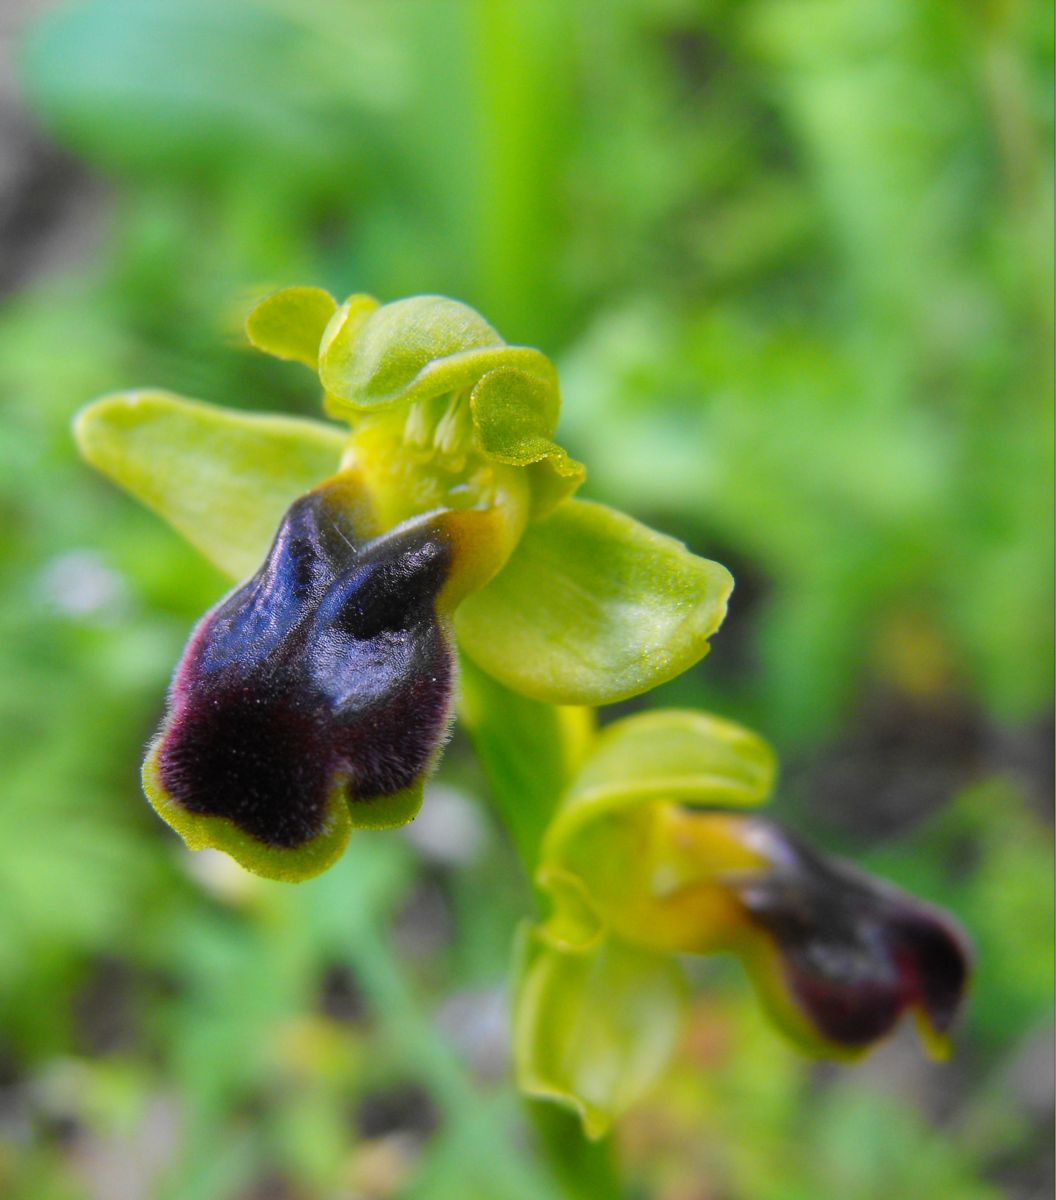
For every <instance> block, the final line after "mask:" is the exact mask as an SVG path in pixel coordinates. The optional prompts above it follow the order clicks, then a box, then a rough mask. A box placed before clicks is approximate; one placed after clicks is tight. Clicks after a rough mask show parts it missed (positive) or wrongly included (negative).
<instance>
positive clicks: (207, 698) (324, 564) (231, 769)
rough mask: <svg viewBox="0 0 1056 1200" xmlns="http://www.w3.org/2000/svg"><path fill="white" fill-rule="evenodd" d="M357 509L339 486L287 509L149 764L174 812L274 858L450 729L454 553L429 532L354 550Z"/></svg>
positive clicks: (197, 643) (202, 646)
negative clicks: (443, 611)
mask: <svg viewBox="0 0 1056 1200" xmlns="http://www.w3.org/2000/svg"><path fill="white" fill-rule="evenodd" d="M354 498H355V497H354V490H353V489H352V487H351V485H350V484H349V483H348V481H347V480H341V481H335V482H334V483H331V484H329V485H325V486H324V487H322V488H320V489H318V490H316V491H314V492H310V493H309V494H308V495H306V496H303V497H301V499H299V500H298V501H296V503H294V504H293V506H292V507H291V508H290V510H289V511H288V512H287V514H286V516H285V517H284V519H283V521H282V524H281V525H280V527H279V530H278V533H277V534H276V537H275V541H274V543H273V545H272V547H271V550H270V551H269V552H268V556H267V559H266V560H265V562H264V565H263V566H262V567H261V568H260V570H259V571H258V572H257V574H256V575H254V576H253V578H252V579H250V580H248V581H247V582H246V583H245V584H243V585H242V586H241V587H239V588H238V589H237V590H236V591H234V592H232V593H231V594H230V595H229V596H228V597H227V598H226V599H224V600H223V601H221V603H220V604H219V605H218V606H217V607H216V608H215V609H213V610H212V612H210V613H209V614H208V615H207V616H206V617H205V618H204V619H203V620H202V622H201V623H200V624H199V626H198V628H197V630H196V631H195V633H194V635H193V637H192V638H191V641H190V643H189V645H188V647H187V650H186V652H185V654H184V657H183V660H182V662H181V663H180V666H179V668H178V670H177V673H176V677H175V680H174V683H173V687H172V692H171V696H170V700H171V711H170V716H169V719H168V722H167V725H166V727H165V729H164V731H163V734H162V737H161V740H160V743H159V745H158V747H157V750H156V756H157V775H158V780H159V781H160V783H161V785H162V787H163V788H164V789H165V791H166V792H167V793H168V795H169V797H170V798H171V800H172V801H173V802H174V803H175V804H176V805H177V806H178V807H179V808H181V809H183V810H184V811H186V812H187V813H191V814H197V815H202V816H214V817H225V818H227V819H228V820H230V821H231V822H232V823H233V824H234V825H236V826H237V827H238V828H239V829H241V830H242V831H243V832H244V833H246V834H248V835H249V836H250V837H252V838H254V839H256V840H257V841H259V842H262V843H264V844H266V845H267V846H271V847H281V848H284V849H291V848H296V847H299V846H302V845H304V844H305V843H307V842H310V841H312V840H313V839H314V838H316V837H317V836H319V835H320V834H321V833H322V832H324V827H325V823H326V814H327V810H328V805H329V804H330V803H331V801H332V798H333V795H334V792H335V789H340V790H341V791H342V792H343V794H344V798H345V799H347V801H348V803H349V804H350V806H352V808H353V809H354V807H355V805H356V804H357V803H359V804H362V803H364V802H367V801H376V800H378V799H379V798H383V797H389V796H394V795H395V794H397V793H400V792H402V791H404V790H405V789H407V788H408V787H410V786H411V785H412V784H414V783H415V782H416V781H417V780H418V779H419V777H420V776H422V774H423V773H424V772H425V771H426V770H427V768H428V767H429V765H430V763H431V761H432V759H433V758H434V756H435V754H436V752H437V750H438V748H439V746H440V745H441V743H442V741H443V739H444V737H445V736H446V733H447V729H448V724H449V712H450V706H451V695H452V679H453V673H454V665H453V652H452V649H451V645H450V639H449V637H448V635H447V633H446V631H445V628H444V627H443V626H442V624H441V622H440V620H439V619H438V617H437V599H438V596H439V594H440V591H441V589H442V587H443V585H444V583H445V581H446V579H447V576H448V572H449V569H450V566H451V562H452V549H451V546H450V545H449V543H448V540H447V539H446V538H445V536H444V534H443V532H442V528H441V525H440V523H439V522H428V521H427V522H422V523H418V524H416V525H414V526H411V527H408V528H405V529H401V530H396V531H394V532H392V533H390V534H386V535H384V536H382V537H378V538H375V539H374V540H371V541H364V540H362V539H361V538H358V537H357V536H356V531H355V528H354V519H353V511H352V507H353V506H352V504H351V503H350V501H354Z"/></svg>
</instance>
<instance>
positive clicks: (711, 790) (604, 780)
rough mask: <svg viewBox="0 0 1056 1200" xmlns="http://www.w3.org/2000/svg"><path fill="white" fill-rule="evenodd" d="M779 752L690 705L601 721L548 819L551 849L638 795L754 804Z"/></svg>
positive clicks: (762, 796)
mask: <svg viewBox="0 0 1056 1200" xmlns="http://www.w3.org/2000/svg"><path fill="white" fill-rule="evenodd" d="M776 776H777V758H776V756H775V754H774V751H773V749H772V748H771V747H770V745H769V744H768V743H767V742H766V741H764V740H763V739H762V738H761V737H760V736H759V735H758V734H756V733H753V732H752V731H751V730H750V729H746V728H745V727H744V726H743V725H738V724H737V723H736V722H734V721H726V720H723V719H722V718H721V717H716V716H713V715H712V714H711V713H705V712H699V711H697V710H695V709H673V708H663V709H656V710H654V711H653V712H646V713H640V714H638V715H637V716H633V717H627V718H625V719H624V720H622V721H615V722H614V723H613V724H612V725H609V726H607V727H606V728H605V729H603V730H602V731H601V732H600V734H599V735H598V737H597V740H596V741H595V742H594V745H593V748H592V750H591V753H590V755H589V757H588V758H587V759H586V761H585V762H584V764H583V766H582V768H581V769H580V771H579V773H578V774H577V775H576V777H575V779H574V780H573V781H572V783H571V785H570V787H569V789H568V792H567V793H566V796H565V801H564V803H563V804H562V806H561V809H560V811H559V812H558V814H557V816H556V817H555V819H554V821H553V822H552V823H551V826H550V830H549V832H548V835H547V841H546V852H547V854H554V853H556V852H557V850H558V849H559V848H560V847H561V846H563V845H564V844H566V843H567V842H568V841H569V840H570V839H571V837H572V836H573V835H574V834H575V832H576V831H577V830H579V829H581V828H582V827H583V826H584V825H585V824H587V823H589V822H591V821H596V820H598V819H600V818H603V817H608V816H613V815H615V814H617V813H618V812H620V811H621V810H624V809H628V808H631V807H634V806H636V805H639V804H643V803H654V802H657V801H662V802H665V803H666V802H675V803H680V804H687V805H694V806H700V807H716V808H751V807H754V806H755V805H758V804H762V803H763V802H764V801H765V800H766V799H767V797H768V796H769V795H770V793H771V791H772V790H773V787H774V780H775V778H776Z"/></svg>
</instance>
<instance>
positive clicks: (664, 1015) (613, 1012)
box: [513, 940, 686, 1138]
mask: <svg viewBox="0 0 1056 1200" xmlns="http://www.w3.org/2000/svg"><path fill="white" fill-rule="evenodd" d="M523 953H524V957H525V958H526V963H525V965H524V969H523V971H522V973H521V978H520V980H519V981H518V984H517V989H516V998H515V1002H514V1016H513V1054H514V1063H515V1068H516V1072H517V1083H518V1086H519V1087H520V1089H521V1090H522V1091H523V1092H526V1093H527V1094H528V1095H530V1096H538V1097H541V1098H546V1099H550V1100H556V1101H557V1102H558V1103H561V1104H565V1105H568V1106H569V1107H570V1108H572V1109H573V1110H574V1111H576V1112H577V1113H578V1114H579V1117H580V1119H581V1121H582V1122H583V1131H584V1133H585V1134H586V1135H587V1137H589V1138H598V1137H601V1136H602V1135H603V1134H604V1133H605V1132H606V1131H607V1129H608V1128H609V1125H610V1124H611V1123H612V1121H613V1120H614V1119H615V1118H617V1117H619V1116H621V1115H622V1114H623V1113H625V1112H626V1111H627V1110H628V1109H629V1108H630V1107H631V1106H632V1105H633V1104H634V1103H635V1102H636V1101H638V1100H639V1099H640V1098H641V1097H642V1096H643V1095H644V1094H645V1093H646V1092H647V1091H648V1089H649V1088H650V1087H651V1086H652V1085H653V1083H654V1082H655V1081H656V1080H657V1078H658V1077H659V1076H660V1074H661V1072H662V1071H663V1070H664V1068H665V1067H666V1065H667V1063H668V1061H669V1060H670V1057H671V1054H672V1052H673V1051H674V1048H675V1042H676V1040H677V1038H678V1032H679V1026H680V1023H681V1018H682V1014H683V1011H684V1009H685V1003H686V1001H685V981H684V978H683V976H682V972H681V969H680V968H679V966H678V964H677V963H676V962H675V961H674V960H672V959H670V958H668V957H665V956H663V955H658V954H652V953H649V952H646V951H640V950H634V949H632V948H631V947H630V946H627V945H625V944H624V943H622V942H619V941H617V940H610V941H607V942H605V943H603V944H602V945H600V946H599V947H597V948H596V949H595V950H593V951H591V952H590V953H587V954H566V953H564V952H562V951H560V950H556V949H554V948H553V947H552V946H549V945H547V944H545V943H541V942H539V941H536V940H533V941H532V943H531V944H530V945H528V946H527V947H526V948H525V950H524V952H523Z"/></svg>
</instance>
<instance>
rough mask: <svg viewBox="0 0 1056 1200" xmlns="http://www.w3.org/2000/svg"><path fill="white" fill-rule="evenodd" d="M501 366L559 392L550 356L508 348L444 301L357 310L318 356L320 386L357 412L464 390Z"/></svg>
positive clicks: (463, 309)
mask: <svg viewBox="0 0 1056 1200" xmlns="http://www.w3.org/2000/svg"><path fill="white" fill-rule="evenodd" d="M353 299H355V297H353ZM502 366H511V367H518V368H521V369H522V370H524V371H526V372H528V373H529V374H531V375H533V376H538V377H539V378H541V379H543V380H546V381H548V382H549V384H550V386H551V387H552V388H553V389H554V392H555V395H556V388H557V380H556V373H555V371H554V367H553V364H552V363H551V362H550V360H549V359H548V358H547V357H546V355H545V354H541V353H540V352H539V351H538V350H531V349H529V348H527V347H524V346H507V345H506V343H505V342H504V341H503V340H502V338H501V337H500V336H499V335H498V333H496V332H495V330H494V329H493V328H492V327H491V326H490V325H489V324H488V323H487V321H485V320H484V318H483V317H482V316H481V315H480V314H479V313H477V312H475V311H474V310H473V309H472V308H469V307H467V306H466V305H465V304H460V303H459V302H458V301H457V300H448V299H447V298H446V297H444V296H411V297H409V298H408V299H406V300H397V301H395V302H394V303H392V304H385V305H382V307H380V308H377V309H375V310H373V311H371V312H369V313H367V314H364V312H363V311H362V309H360V308H358V307H355V306H353V307H352V308H351V309H350V310H349V311H348V313H347V314H346V313H339V314H338V316H337V317H335V318H334V320H333V321H331V323H330V326H329V328H328V329H327V331H326V336H325V337H324V339H323V345H322V349H321V352H320V357H319V374H320V378H321V379H322V381H323V386H324V387H325V388H326V390H327V392H329V393H330V395H331V397H333V398H334V399H336V401H338V402H344V403H345V404H346V405H347V406H348V407H350V408H351V409H352V410H353V411H362V410H364V409H371V408H383V407H385V406H386V405H389V404H395V403H396V402H397V401H400V400H426V399H429V398H430V397H432V396H439V395H442V394H443V393H446V392H455V391H460V390H462V389H464V388H467V387H472V386H473V384H474V383H475V382H476V381H477V380H478V379H480V378H481V376H482V375H484V374H485V373H486V372H488V371H491V370H494V369H495V368H497V367H502Z"/></svg>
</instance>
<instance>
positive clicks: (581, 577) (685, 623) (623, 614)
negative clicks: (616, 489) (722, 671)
mask: <svg viewBox="0 0 1056 1200" xmlns="http://www.w3.org/2000/svg"><path fill="white" fill-rule="evenodd" d="M732 588H733V579H732V577H731V575H730V573H729V571H727V570H726V568H725V567H723V566H720V565H719V564H718V563H715V562H711V561H710V560H709V559H705V558H698V557H697V556H696V555H695V554H691V553H690V552H689V551H688V550H687V549H686V547H685V546H684V545H683V544H682V543H681V542H678V541H676V540H675V539H674V538H670V537H666V536H664V535H663V534H660V533H656V532H655V531H654V530H652V529H649V528H647V527H646V526H644V525H642V524H640V523H639V522H638V521H635V520H633V519H632V518H631V517H628V516H626V515H625V514H623V513H619V512H616V511H615V510H614V509H611V508H607V507H605V506H604V505H602V504H594V503H591V502H589V501H585V500H569V501H568V502H567V503H565V504H562V505H560V506H559V507H558V508H557V509H555V510H554V512H553V513H552V514H551V515H550V516H548V517H546V518H544V519H543V520H541V521H538V522H536V523H534V524H532V525H529V527H528V529H527V531H526V532H525V534H524V537H523V538H522V540H521V543H520V545H519V546H518V547H517V549H516V550H515V551H514V553H513V555H512V557H511V558H510V561H509V562H508V563H507V565H506V566H505V567H504V568H503V570H502V571H500V572H499V574H498V575H497V576H496V577H495V579H493V580H492V581H491V583H489V584H488V585H487V586H486V587H484V588H483V589H482V590H481V591H479V592H477V593H476V594H475V595H473V596H471V597H469V598H468V599H467V600H466V601H465V602H464V603H463V604H462V606H461V607H460V609H459V611H458V613H457V615H456V619H455V624H456V629H457V631H458V635H459V638H460V640H461V643H462V646H463V649H464V650H465V651H466V652H467V653H468V654H469V655H470V657H471V658H473V659H474V660H475V661H476V662H477V664H478V665H479V666H481V667H483V668H484V669H485V670H486V671H488V672H490V673H491V674H492V675H494V676H495V677H496V678H497V679H499V680H500V681H501V682H502V683H504V684H506V686H507V687H511V688H513V689H515V690H517V691H521V692H524V693H525V694H526V695H529V696H533V697H535V698H536V699H539V700H546V701H548V702H550V703H552V704H590V705H594V704H611V703H613V702H614V701H617V700H624V699H626V698H627V697H629V696H634V695H637V694H638V693H639V692H644V691H647V690H648V689H649V688H652V687H655V686H656V685H657V684H658V683H663V682H664V681H665V680H667V679H671V678H672V677H673V676H675V675H677V674H679V673H680V672H681V671H684V670H685V669H686V668H687V667H689V666H692V665H693V663H695V662H697V661H698V660H699V659H700V658H702V657H703V656H704V655H705V654H706V653H707V651H708V638H709V637H710V636H711V635H712V634H713V633H714V632H715V630H716V629H718V627H719V625H720V624H721V623H722V619H723V617H724V616H725V615H726V602H727V599H728V597H729V594H730V591H731V590H732Z"/></svg>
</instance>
